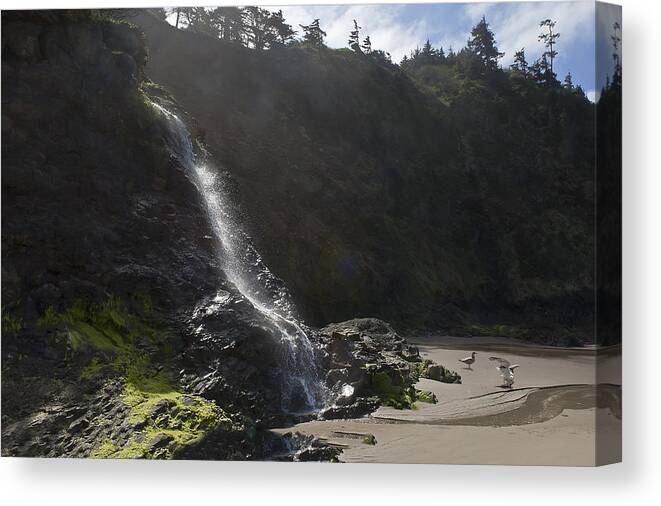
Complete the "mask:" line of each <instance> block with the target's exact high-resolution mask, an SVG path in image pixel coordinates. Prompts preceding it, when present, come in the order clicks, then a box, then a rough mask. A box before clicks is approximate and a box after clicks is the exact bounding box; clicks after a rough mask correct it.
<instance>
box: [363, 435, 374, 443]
mask: <svg viewBox="0 0 661 506" xmlns="http://www.w3.org/2000/svg"><path fill="white" fill-rule="evenodd" d="M363 443H365V444H366V445H372V446H374V445H375V444H376V443H377V440H376V437H374V434H368V435H367V436H365V437H364V438H363Z"/></svg>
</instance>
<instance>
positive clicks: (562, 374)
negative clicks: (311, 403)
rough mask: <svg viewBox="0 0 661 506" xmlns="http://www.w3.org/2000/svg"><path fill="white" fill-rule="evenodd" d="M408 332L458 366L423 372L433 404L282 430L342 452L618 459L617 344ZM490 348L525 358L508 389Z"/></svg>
mask: <svg viewBox="0 0 661 506" xmlns="http://www.w3.org/2000/svg"><path fill="white" fill-rule="evenodd" d="M409 341H410V342H412V343H414V344H416V345H417V346H418V347H419V348H420V352H421V355H422V356H423V357H424V358H430V359H432V360H434V361H436V362H438V363H440V364H443V365H445V366H446V367H450V368H453V369H455V370H456V371H457V372H459V373H460V374H461V376H462V383H461V384H445V383H440V382H437V381H432V380H427V379H423V380H421V381H420V382H419V383H418V384H417V388H419V389H422V390H429V391H432V392H434V394H436V396H437V398H438V400H439V402H438V403H437V404H427V403H422V402H418V403H416V408H417V409H414V410H396V409H393V408H389V407H381V408H379V410H377V411H376V412H375V413H373V414H372V415H371V416H370V417H367V418H362V419H353V420H332V421H312V422H307V423H302V424H299V425H297V426H295V427H290V428H287V429H282V432H286V431H291V430H296V431H299V432H302V433H305V434H314V435H315V436H316V437H318V438H322V439H325V440H327V441H328V442H330V443H332V444H334V445H338V446H339V447H341V448H342V449H343V453H342V454H341V456H340V460H341V461H343V462H381V463H438V464H511V465H574V466H593V465H597V464H607V463H611V462H617V461H619V460H620V456H621V451H622V449H621V442H620V433H621V426H622V422H621V418H622V414H621V413H622V411H621V387H620V385H621V370H620V366H619V353H620V348H619V347H617V348H610V349H600V350H597V349H596V348H591V347H586V348H558V347H546V346H538V345H530V344H525V343H521V342H518V341H515V340H510V339H503V338H452V337H425V338H410V339H409ZM472 351H475V352H476V353H477V359H476V362H475V363H474V364H473V365H472V370H468V369H467V368H465V366H464V364H462V363H460V362H459V359H460V358H463V357H466V356H468V355H470V353H471V352H472ZM492 355H495V356H498V357H502V358H505V359H507V360H509V361H510V362H511V363H512V364H519V368H518V369H516V376H515V383H514V385H513V388H512V389H504V388H501V387H500V385H501V384H502V379H501V377H500V375H499V373H498V371H497V370H496V368H495V365H494V362H491V361H489V356H492ZM597 378H598V381H597ZM597 384H599V386H598V387H597ZM597 426H598V427H599V448H597V444H596V427H597ZM370 435H372V436H374V438H375V439H376V444H370V443H369V442H368V441H370V439H371V438H370Z"/></svg>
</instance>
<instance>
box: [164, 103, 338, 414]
mask: <svg viewBox="0 0 661 506" xmlns="http://www.w3.org/2000/svg"><path fill="white" fill-rule="evenodd" d="M152 104H153V105H154V107H155V108H156V109H157V110H158V111H160V113H161V114H162V115H163V116H164V117H165V118H166V120H167V126H168V144H169V147H170V150H171V152H172V154H173V155H174V156H175V157H176V158H177V159H178V161H179V162H180V163H181V164H182V165H183V166H184V167H185V168H186V170H188V171H189V173H190V175H191V176H192V179H193V181H194V183H195V186H196V187H197V189H198V190H199V192H200V195H201V197H202V200H203V202H204V205H205V208H206V212H207V216H208V218H209V223H210V225H211V228H212V230H213V233H214V236H215V240H216V241H215V244H216V254H217V256H218V260H219V263H220V265H221V267H222V270H223V271H224V273H225V276H226V278H227V279H228V280H229V281H230V282H231V283H233V284H234V286H235V287H236V289H237V290H238V291H239V292H240V293H241V295H243V297H244V298H245V299H246V300H247V301H248V302H250V304H252V306H253V307H254V308H255V310H257V311H258V312H259V313H261V315H262V316H263V317H264V320H265V321H267V322H268V324H269V328H270V330H271V334H272V335H273V336H274V338H275V339H276V340H277V341H278V344H279V345H280V348H281V349H282V356H281V357H280V362H281V367H282V368H283V371H282V372H283V377H284V384H283V385H282V395H283V404H284V406H283V407H284V408H285V409H286V410H288V411H292V410H296V411H301V410H300V408H299V407H297V406H300V401H301V399H302V400H303V401H304V404H305V408H304V411H313V412H318V411H320V410H321V408H323V407H324V406H325V404H326V402H327V401H328V392H327V389H326V387H325V385H324V383H323V381H322V380H321V375H320V371H319V368H318V365H317V359H316V354H315V348H314V345H313V344H312V342H311V341H310V339H309V338H308V335H307V333H306V331H305V330H304V328H303V326H302V325H301V324H300V323H299V322H298V321H297V319H296V317H295V311H294V306H293V303H292V301H291V297H290V295H289V292H288V291H287V289H286V287H285V286H284V284H283V283H282V281H281V280H280V279H279V278H277V277H276V276H275V275H273V273H271V271H269V269H268V267H267V266H266V265H265V264H264V262H263V261H262V257H261V256H260V254H259V252H258V251H257V250H256V249H255V247H254V246H253V244H252V242H251V241H250V239H249V237H248V236H247V235H246V234H245V233H244V232H243V230H242V229H241V227H240V226H239V225H238V223H237V220H236V219H235V218H234V217H233V216H232V214H231V212H230V210H229V209H228V207H229V206H228V205H227V195H228V192H227V190H226V188H225V184H226V181H225V180H224V178H223V176H222V175H221V174H220V173H219V172H218V171H216V170H213V169H212V168H210V167H209V166H208V165H207V164H206V163H203V162H201V161H198V160H197V159H196V156H195V153H194V150H193V144H192V141H191V136H190V134H189V132H188V129H187V128H186V125H185V124H184V122H183V121H182V120H181V119H180V118H179V117H178V116H177V115H175V114H173V113H172V112H170V111H168V110H166V109H164V108H163V107H161V106H160V105H158V104H156V103H152ZM292 408H293V409H292Z"/></svg>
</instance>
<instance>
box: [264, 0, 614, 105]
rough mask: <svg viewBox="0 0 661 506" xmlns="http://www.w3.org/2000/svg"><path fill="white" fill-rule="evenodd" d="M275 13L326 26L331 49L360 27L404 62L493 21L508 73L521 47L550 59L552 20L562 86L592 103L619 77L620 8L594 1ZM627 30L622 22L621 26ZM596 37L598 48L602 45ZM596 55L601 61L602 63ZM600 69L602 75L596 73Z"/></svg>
mask: <svg viewBox="0 0 661 506" xmlns="http://www.w3.org/2000/svg"><path fill="white" fill-rule="evenodd" d="M265 8H268V9H269V10H272V11H274V10H278V9H282V11H283V13H284V16H285V19H286V21H287V22H288V23H289V24H291V25H292V26H293V27H294V28H295V29H296V30H298V31H299V35H300V31H301V30H300V28H299V25H301V24H306V25H307V24H309V23H310V22H311V21H313V20H314V19H315V18H319V20H320V23H321V27H322V29H323V30H324V31H325V32H326V33H327V34H328V36H327V38H326V44H327V45H328V46H330V47H334V48H339V47H347V40H348V37H349V32H350V31H351V30H352V29H353V20H354V19H355V20H356V21H358V24H359V25H360V26H361V27H362V30H361V40H362V39H363V38H364V37H365V36H367V35H369V36H370V39H371V41H372V48H373V49H382V50H384V51H387V52H389V53H390V54H391V55H392V58H393V61H395V62H397V63H398V62H399V61H400V60H401V59H402V57H403V56H404V55H406V54H409V53H410V51H411V50H413V49H415V48H416V47H417V46H422V45H423V44H424V43H425V41H426V40H427V39H429V40H430V41H431V43H432V44H433V45H434V46H436V47H440V46H443V48H444V49H445V50H446V51H447V49H449V48H450V47H452V48H453V49H455V50H459V49H461V48H462V47H464V46H465V45H466V41H467V40H468V38H469V36H470V31H471V28H472V27H473V26H474V25H475V24H476V23H477V22H478V21H479V20H480V19H481V18H482V16H485V17H486V20H487V22H488V23H489V25H490V27H491V29H492V31H493V32H494V33H495V36H496V42H497V45H498V48H499V49H500V51H504V52H505V56H504V57H503V58H502V60H501V61H500V63H501V65H502V66H503V67H508V66H509V65H510V64H511V63H512V60H513V57H514V52H515V51H518V50H519V49H521V48H522V47H524V48H525V50H526V57H527V60H528V62H529V63H532V62H534V61H535V60H536V59H537V58H539V57H540V55H541V54H542V52H543V51H544V47H543V45H542V43H541V42H539V41H538V39H537V37H538V35H539V34H540V32H541V29H540V27H539V22H540V21H541V20H543V19H547V18H550V19H552V20H554V21H556V27H555V29H556V31H557V32H558V33H560V37H559V39H558V41H557V46H556V48H555V49H556V50H557V51H558V56H557V58H556V60H555V62H554V67H555V69H554V70H555V71H556V73H557V75H558V78H559V79H560V80H562V79H564V76H565V75H566V74H567V72H568V71H570V72H571V74H572V78H573V81H574V84H580V85H581V86H582V87H583V89H584V90H585V91H586V93H587V94H588V97H589V98H590V99H591V100H595V98H596V96H597V95H598V91H599V90H600V89H601V87H602V86H603V85H604V83H605V80H606V74H607V73H611V72H612V63H613V60H612V53H613V49H612V47H611V41H610V34H611V31H612V30H611V27H612V25H613V22H614V21H615V20H616V19H619V17H620V16H621V15H620V12H621V11H620V10H619V7H613V6H608V5H607V4H601V7H600V8H599V10H598V12H595V3H594V2H593V1H590V0H580V1H573V2H557V1H554V2H492V3H445V4H443V3H437V4H434V3H426V4H381V5H379V4H366V5H290V6H265ZM620 23H621V20H620ZM595 32H596V33H597V35H599V37H598V38H599V39H600V40H599V41H598V42H597V43H595ZM595 52H596V58H595ZM595 69H596V70H597V71H596V72H595Z"/></svg>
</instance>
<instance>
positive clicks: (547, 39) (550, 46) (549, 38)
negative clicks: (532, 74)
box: [537, 19, 560, 77]
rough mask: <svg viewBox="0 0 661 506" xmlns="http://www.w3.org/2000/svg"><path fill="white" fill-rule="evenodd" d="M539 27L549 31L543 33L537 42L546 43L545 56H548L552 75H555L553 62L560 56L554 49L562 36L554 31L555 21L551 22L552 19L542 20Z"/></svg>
mask: <svg viewBox="0 0 661 506" xmlns="http://www.w3.org/2000/svg"><path fill="white" fill-rule="evenodd" d="M539 26H540V27H546V28H547V30H548V31H545V32H542V33H541V34H540V35H539V36H538V37H537V40H540V41H542V42H543V43H544V47H546V52H545V53H544V54H545V55H546V58H547V60H548V61H549V68H550V70H551V73H552V74H553V60H554V59H555V57H556V56H558V52H557V51H556V50H555V49H554V47H555V45H556V40H558V37H560V34H559V33H555V32H554V31H553V29H554V28H555V21H551V20H550V19H544V20H542V21H541V22H540V23H539ZM554 77H555V75H554Z"/></svg>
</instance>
